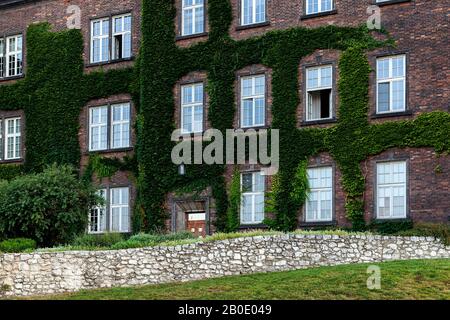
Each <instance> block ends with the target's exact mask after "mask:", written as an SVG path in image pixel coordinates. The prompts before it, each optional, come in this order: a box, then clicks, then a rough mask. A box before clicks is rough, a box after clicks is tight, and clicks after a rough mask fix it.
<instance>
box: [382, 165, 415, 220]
mask: <svg viewBox="0 0 450 320" xmlns="http://www.w3.org/2000/svg"><path fill="white" fill-rule="evenodd" d="M400 163H401V164H403V165H404V166H405V172H404V174H405V177H404V182H403V183H385V184H380V181H379V178H378V172H379V167H380V165H390V166H391V169H390V170H391V174H392V165H394V164H400ZM375 174H376V181H377V185H376V199H375V201H376V215H377V219H380V220H390V219H405V218H406V217H407V211H408V209H407V204H408V200H407V198H408V192H407V191H408V162H407V161H404V160H403V161H383V162H377V163H376V172H375ZM399 187H402V188H403V190H404V197H403V198H404V199H403V201H404V202H403V208H404V212H403V214H402V215H401V216H394V196H393V195H392V194H393V193H392V189H393V188H399ZM382 188H385V189H386V188H389V189H390V190H391V191H390V197H389V198H390V199H389V208H390V212H389V216H383V217H381V216H380V203H379V197H380V189H382Z"/></svg>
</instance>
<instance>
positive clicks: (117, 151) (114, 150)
mask: <svg viewBox="0 0 450 320" xmlns="http://www.w3.org/2000/svg"><path fill="white" fill-rule="evenodd" d="M133 150H134V148H132V147H129V148H118V149H107V150H97V151H86V152H84V155H90V154H110V153H122V152H130V151H133Z"/></svg>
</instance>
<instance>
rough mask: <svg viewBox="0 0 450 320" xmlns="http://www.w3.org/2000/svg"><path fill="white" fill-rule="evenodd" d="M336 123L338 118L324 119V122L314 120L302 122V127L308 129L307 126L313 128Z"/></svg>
mask: <svg viewBox="0 0 450 320" xmlns="http://www.w3.org/2000/svg"><path fill="white" fill-rule="evenodd" d="M336 122H337V120H336V118H332V119H323V120H312V121H302V123H301V126H302V127H306V126H313V125H318V124H330V123H336Z"/></svg>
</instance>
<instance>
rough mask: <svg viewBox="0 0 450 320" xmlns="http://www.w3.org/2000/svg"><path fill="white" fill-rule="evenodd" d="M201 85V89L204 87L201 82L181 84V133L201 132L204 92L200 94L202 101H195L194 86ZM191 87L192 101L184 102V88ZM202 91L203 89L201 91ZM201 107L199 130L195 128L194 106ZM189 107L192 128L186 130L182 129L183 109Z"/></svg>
mask: <svg viewBox="0 0 450 320" xmlns="http://www.w3.org/2000/svg"><path fill="white" fill-rule="evenodd" d="M198 86H201V87H202V91H203V90H204V89H205V88H204V85H203V82H199V83H193V84H187V85H182V86H181V121H180V123H181V133H182V134H189V133H201V132H203V129H204V128H203V123H204V117H205V107H204V103H205V102H204V100H205V98H204V94H203V95H202V102H201V103H200V102H195V88H196V87H198ZM189 87H191V88H192V101H193V102H192V103H186V102H185V101H184V92H183V91H184V89H185V88H189ZM203 92H204V91H203ZM199 106H201V107H202V121H201V128H200V130H195V129H194V127H195V125H194V124H195V108H196V107H199ZM187 108H190V109H191V121H192V130H191V131H187V130H184V124H185V123H184V113H185V109H187Z"/></svg>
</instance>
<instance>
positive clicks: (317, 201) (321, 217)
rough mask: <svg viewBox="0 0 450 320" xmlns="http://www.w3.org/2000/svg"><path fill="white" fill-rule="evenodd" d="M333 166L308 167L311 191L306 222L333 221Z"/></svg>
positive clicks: (307, 201) (307, 202) (307, 203)
mask: <svg viewBox="0 0 450 320" xmlns="http://www.w3.org/2000/svg"><path fill="white" fill-rule="evenodd" d="M332 174H333V168H331V167H323V168H311V169H308V182H309V186H310V193H309V195H308V198H307V200H306V222H321V221H332V206H333V178H332Z"/></svg>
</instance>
